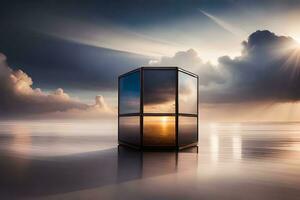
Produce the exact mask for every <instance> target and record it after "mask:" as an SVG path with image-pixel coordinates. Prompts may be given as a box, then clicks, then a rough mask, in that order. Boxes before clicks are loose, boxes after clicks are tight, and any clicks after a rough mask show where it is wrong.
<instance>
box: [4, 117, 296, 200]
mask: <svg viewBox="0 0 300 200" xmlns="http://www.w3.org/2000/svg"><path fill="white" fill-rule="evenodd" d="M199 139H200V140H199V145H198V148H192V149H188V150H186V151H183V152H179V153H175V152H161V153H159V152H144V153H142V152H138V151H132V150H130V149H126V148H123V147H118V146H117V142H116V140H117V128H116V126H115V123H114V122H111V121H106V122H99V121H65V122H55V121H23V122H17V121H9V122H0V177H1V179H0V199H20V198H21V199H149V200H150V199H151V200H153V199H300V123H207V124H201V126H200V134H199Z"/></svg>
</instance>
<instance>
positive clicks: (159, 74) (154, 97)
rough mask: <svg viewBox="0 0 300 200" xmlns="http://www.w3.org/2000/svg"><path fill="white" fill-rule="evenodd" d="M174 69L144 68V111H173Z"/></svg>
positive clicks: (174, 97) (175, 77)
mask: <svg viewBox="0 0 300 200" xmlns="http://www.w3.org/2000/svg"><path fill="white" fill-rule="evenodd" d="M176 79H177V71H176V70H165V69H163V70H155V69H147V70H144V113H175V99H176Z"/></svg>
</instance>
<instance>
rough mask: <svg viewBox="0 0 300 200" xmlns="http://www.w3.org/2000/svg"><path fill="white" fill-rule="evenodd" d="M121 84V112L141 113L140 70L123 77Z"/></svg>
mask: <svg viewBox="0 0 300 200" xmlns="http://www.w3.org/2000/svg"><path fill="white" fill-rule="evenodd" d="M119 84H120V85H119V93H120V96H119V98H120V99H119V106H120V107H119V112H120V114H128V113H139V112H140V96H141V81H140V71H137V72H134V73H132V74H129V75H127V76H124V77H121V78H120V83H119Z"/></svg>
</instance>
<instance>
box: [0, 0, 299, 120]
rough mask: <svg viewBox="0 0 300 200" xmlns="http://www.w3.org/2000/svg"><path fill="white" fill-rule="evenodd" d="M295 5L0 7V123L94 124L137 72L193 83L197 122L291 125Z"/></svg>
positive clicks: (291, 0)
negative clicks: (123, 77)
mask: <svg viewBox="0 0 300 200" xmlns="http://www.w3.org/2000/svg"><path fill="white" fill-rule="evenodd" d="M299 19H300V1H295V0H286V1H281V0H272V1H271V0H260V1H258V0H252V1H239V0H228V1H226V0H224V1H218V0H210V1H208V0H205V1H201V0H199V1H196V0H193V1H192V0H190V1H189V0H186V1H175V0H165V1H156V0H153V1H143V0H135V1H111V0H110V1H108V0H107V1H106V0H102V1H101V0H98V1H93V0H90V1H76V0H73V1H70V0H68V1H55V0H53V1H30V0H29V1H14V0H11V1H5V0H4V1H2V2H1V7H0V25H1V31H0V52H1V54H0V118H1V119H6V118H20V119H24V118H27V117H30V118H41V117H42V118H53V117H54V118H58V117H61V118H68V117H72V118H74V117H75V118H77V117H78V118H90V117H92V118H101V117H107V116H115V115H116V111H117V80H118V79H117V78H118V76H119V75H120V74H123V73H125V72H127V71H129V70H132V69H135V68H137V67H140V66H148V65H151V66H170V65H175V66H180V67H183V68H185V69H187V70H189V71H192V72H194V73H196V74H198V75H199V77H200V87H199V88H200V117H201V119H202V120H213V121H214V120H220V121H227V120H231V121H249V120H250V121H259V120H267V121H274V120H276V121H277V120H278V121H297V120H300V114H298V113H299V112H297V110H298V109H300V104H299V103H298V101H299V99H300V90H299V89H298V88H299V87H298V86H299V83H300V79H299V72H300V71H299V69H300V64H299V61H298V60H299V56H300V46H299V42H300V28H299V25H298V22H299Z"/></svg>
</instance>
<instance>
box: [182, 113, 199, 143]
mask: <svg viewBox="0 0 300 200" xmlns="http://www.w3.org/2000/svg"><path fill="white" fill-rule="evenodd" d="M197 134H198V133H197V117H184V116H179V117H178V144H179V146H185V145H188V144H191V143H194V142H197Z"/></svg>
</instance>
